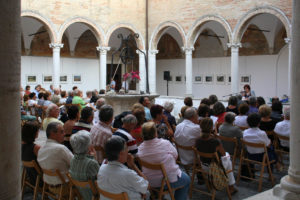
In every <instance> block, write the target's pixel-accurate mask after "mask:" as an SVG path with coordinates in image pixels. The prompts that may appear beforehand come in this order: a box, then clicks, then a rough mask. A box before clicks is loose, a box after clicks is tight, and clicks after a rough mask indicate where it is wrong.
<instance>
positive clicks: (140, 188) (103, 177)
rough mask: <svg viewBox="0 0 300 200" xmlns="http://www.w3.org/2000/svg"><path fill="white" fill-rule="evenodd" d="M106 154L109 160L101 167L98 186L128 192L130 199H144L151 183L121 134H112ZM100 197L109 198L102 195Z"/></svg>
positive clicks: (114, 191) (118, 191) (113, 190)
mask: <svg viewBox="0 0 300 200" xmlns="http://www.w3.org/2000/svg"><path fill="white" fill-rule="evenodd" d="M105 154H106V156H107V160H108V162H107V163H104V164H102V165H101V167H100V169H99V172H98V179H97V184H98V187H99V188H100V189H102V190H105V191H108V192H110V193H114V194H119V193H122V192H126V193H127V195H128V197H129V199H137V200H142V199H143V198H144V197H145V194H146V193H147V189H148V186H149V183H148V181H147V178H146V177H145V176H144V175H143V173H142V172H141V171H140V170H139V169H138V167H137V166H136V165H135V163H134V158H133V156H132V155H131V154H129V153H128V148H127V145H126V141H125V140H124V139H123V138H121V137H120V136H112V137H111V138H110V139H108V140H107V142H106V144H105ZM124 163H127V166H128V167H127V166H125V165H124ZM100 199H101V200H102V199H107V198H105V197H103V196H102V195H100Z"/></svg>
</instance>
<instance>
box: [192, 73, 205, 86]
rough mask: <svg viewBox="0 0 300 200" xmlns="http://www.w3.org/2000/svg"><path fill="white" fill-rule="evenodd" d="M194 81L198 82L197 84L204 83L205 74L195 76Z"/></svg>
mask: <svg viewBox="0 0 300 200" xmlns="http://www.w3.org/2000/svg"><path fill="white" fill-rule="evenodd" d="M194 83H196V84H201V83H203V75H202V74H199V75H196V76H194Z"/></svg>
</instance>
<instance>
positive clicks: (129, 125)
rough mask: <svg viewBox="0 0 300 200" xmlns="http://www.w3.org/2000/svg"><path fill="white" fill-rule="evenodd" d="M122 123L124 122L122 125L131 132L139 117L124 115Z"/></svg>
mask: <svg viewBox="0 0 300 200" xmlns="http://www.w3.org/2000/svg"><path fill="white" fill-rule="evenodd" d="M122 123H123V125H122V127H123V128H124V129H126V130H127V131H128V132H131V131H132V130H133V129H134V128H135V127H136V124H137V119H136V117H135V116H134V115H132V114H129V115H126V116H125V117H123V119H122Z"/></svg>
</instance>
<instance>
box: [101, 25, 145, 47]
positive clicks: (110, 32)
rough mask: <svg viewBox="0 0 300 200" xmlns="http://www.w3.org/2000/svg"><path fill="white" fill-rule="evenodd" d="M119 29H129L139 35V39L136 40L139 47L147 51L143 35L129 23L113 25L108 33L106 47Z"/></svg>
mask: <svg viewBox="0 0 300 200" xmlns="http://www.w3.org/2000/svg"><path fill="white" fill-rule="evenodd" d="M119 28H127V29H129V30H130V31H132V32H133V33H137V34H139V38H137V39H136V41H137V46H138V48H139V49H141V50H145V40H144V38H143V35H142V34H141V32H140V31H138V30H137V29H136V28H135V27H134V26H133V25H132V24H129V23H118V24H114V25H112V26H111V27H110V28H109V29H108V31H107V33H106V42H105V45H106V46H108V43H109V39H110V37H111V35H112V34H113V32H114V31H115V30H117V29H119Z"/></svg>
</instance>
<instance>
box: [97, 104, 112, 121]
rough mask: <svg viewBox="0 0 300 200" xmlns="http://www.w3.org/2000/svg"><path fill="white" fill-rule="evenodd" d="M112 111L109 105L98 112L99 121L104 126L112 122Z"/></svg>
mask: <svg viewBox="0 0 300 200" xmlns="http://www.w3.org/2000/svg"><path fill="white" fill-rule="evenodd" d="M113 116H114V109H113V108H112V107H111V106H110V105H104V106H102V107H101V109H100V112H99V120H100V121H101V122H103V123H105V124H110V123H111V122H112V121H113Z"/></svg>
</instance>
